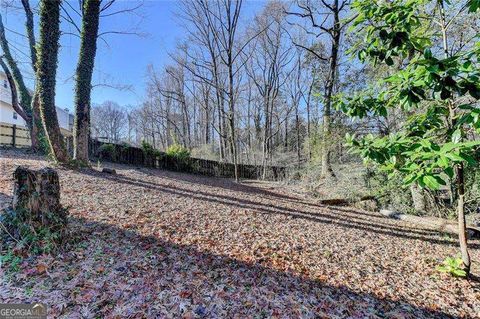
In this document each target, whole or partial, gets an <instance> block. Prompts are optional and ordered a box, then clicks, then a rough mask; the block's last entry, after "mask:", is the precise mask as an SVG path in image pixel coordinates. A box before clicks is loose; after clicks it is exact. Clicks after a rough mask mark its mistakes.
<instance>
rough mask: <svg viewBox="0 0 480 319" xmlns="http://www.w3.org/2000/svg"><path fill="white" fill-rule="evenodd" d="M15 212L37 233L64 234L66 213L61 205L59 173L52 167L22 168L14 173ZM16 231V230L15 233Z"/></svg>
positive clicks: (18, 168)
mask: <svg viewBox="0 0 480 319" xmlns="http://www.w3.org/2000/svg"><path fill="white" fill-rule="evenodd" d="M13 175H14V179H15V184H14V192H13V193H14V196H13V211H14V212H15V215H16V217H17V218H19V219H20V221H21V222H23V223H25V224H27V225H29V226H31V227H32V228H33V229H34V230H41V229H45V228H48V229H49V230H50V231H52V232H57V231H63V230H64V229H65V226H66V223H67V212H66V210H65V209H64V208H62V206H61V205H60V183H59V179H58V174H57V172H56V171H55V170H53V169H51V168H48V167H47V168H43V169H39V170H31V169H28V168H25V167H22V166H19V167H17V169H16V170H15V172H14V174H13ZM14 232H15V230H14Z"/></svg>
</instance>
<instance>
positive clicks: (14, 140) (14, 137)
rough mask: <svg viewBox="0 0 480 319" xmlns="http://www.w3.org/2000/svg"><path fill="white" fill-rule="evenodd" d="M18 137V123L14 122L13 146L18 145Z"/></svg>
mask: <svg viewBox="0 0 480 319" xmlns="http://www.w3.org/2000/svg"><path fill="white" fill-rule="evenodd" d="M16 138H17V125H15V124H13V126H12V146H13V147H15V146H16V144H17V143H16V142H17V141H16Z"/></svg>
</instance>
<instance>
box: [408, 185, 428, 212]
mask: <svg viewBox="0 0 480 319" xmlns="http://www.w3.org/2000/svg"><path fill="white" fill-rule="evenodd" d="M410 193H411V194H412V201H413V208H414V209H415V211H417V212H426V211H427V202H426V201H425V191H424V190H423V189H422V188H421V187H419V186H418V185H417V184H412V185H411V186H410Z"/></svg>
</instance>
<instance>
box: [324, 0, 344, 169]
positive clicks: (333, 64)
mask: <svg viewBox="0 0 480 319" xmlns="http://www.w3.org/2000/svg"><path fill="white" fill-rule="evenodd" d="M332 12H333V27H332V31H331V36H332V48H331V53H330V59H329V60H330V61H329V62H330V65H329V71H328V77H327V84H326V86H325V96H324V100H325V102H324V104H325V105H324V110H323V143H322V171H321V176H322V177H323V178H335V174H334V173H333V170H332V166H331V163H330V145H331V144H332V141H330V140H329V139H330V137H331V128H330V125H331V109H332V96H333V90H334V84H335V80H336V77H337V73H336V72H337V64H338V50H339V47H340V35H341V34H340V32H341V29H340V27H341V25H340V15H339V8H338V0H335V1H334V2H333V5H332Z"/></svg>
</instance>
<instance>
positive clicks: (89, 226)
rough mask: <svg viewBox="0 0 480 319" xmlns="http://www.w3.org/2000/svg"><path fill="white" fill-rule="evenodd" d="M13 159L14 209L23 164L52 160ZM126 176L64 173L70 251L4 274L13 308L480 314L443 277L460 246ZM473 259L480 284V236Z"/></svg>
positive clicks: (233, 192)
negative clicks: (443, 266)
mask: <svg viewBox="0 0 480 319" xmlns="http://www.w3.org/2000/svg"><path fill="white" fill-rule="evenodd" d="M0 153H1V155H0V202H3V205H5V204H6V202H7V201H9V200H10V199H11V195H12V194H11V192H12V172H13V170H14V168H15V167H16V166H17V165H28V166H31V167H40V166H43V165H46V164H47V163H46V162H45V161H43V160H41V159H40V158H35V157H31V156H26V155H23V154H21V153H14V152H12V151H4V150H1V151H0ZM114 167H115V168H116V169H117V172H118V175H116V176H114V175H108V174H103V173H99V172H97V171H95V170H83V171H72V170H66V169H59V172H60V177H61V184H62V196H63V197H62V203H63V204H64V205H65V206H68V207H70V214H71V220H70V228H71V232H72V234H71V238H70V244H69V245H68V247H67V248H66V249H65V251H64V252H62V253H61V254H59V255H56V256H40V257H37V258H31V259H28V260H26V261H25V262H24V263H23V264H22V265H21V270H20V271H19V272H18V273H16V274H14V275H6V274H5V273H0V276H2V281H1V283H0V302H34V301H41V302H44V303H46V304H48V305H49V307H50V315H51V316H52V317H65V318H94V317H106V318H181V317H183V318H442V317H465V318H474V317H477V318H478V317H480V284H479V283H478V281H477V280H475V279H474V280H470V281H466V280H462V279H455V278H451V277H449V276H447V275H445V274H442V273H439V272H437V271H436V270H435V266H436V265H438V264H439V263H440V262H441V261H442V260H443V259H444V258H445V257H446V256H450V255H455V254H456V253H457V251H458V249H457V244H456V240H455V238H450V237H448V236H446V235H441V234H438V233H435V232H433V231H430V230H426V229H420V228H414V227H411V226H409V225H406V224H404V223H402V222H399V221H395V220H390V219H387V218H384V217H381V216H380V215H379V214H376V213H372V212H365V211H358V210H354V209H350V208H338V207H324V206H321V205H317V204H315V202H314V201H313V200H309V199H303V198H297V197H294V196H292V195H291V194H289V193H288V192H286V191H285V190H283V189H282V188H281V187H277V186H275V185H268V184H262V186H261V187H260V186H255V187H254V186H251V185H250V186H249V185H239V184H235V183H234V182H232V181H230V180H225V179H215V178H207V177H201V176H194V175H187V174H181V173H173V172H167V171H161V170H151V169H145V168H137V167H131V166H121V165H115V166H114ZM0 205H1V204H0ZM471 255H472V260H473V263H474V266H473V273H474V274H475V275H477V276H478V275H479V273H480V271H479V264H480V258H479V257H480V242H479V241H478V240H477V241H471Z"/></svg>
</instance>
